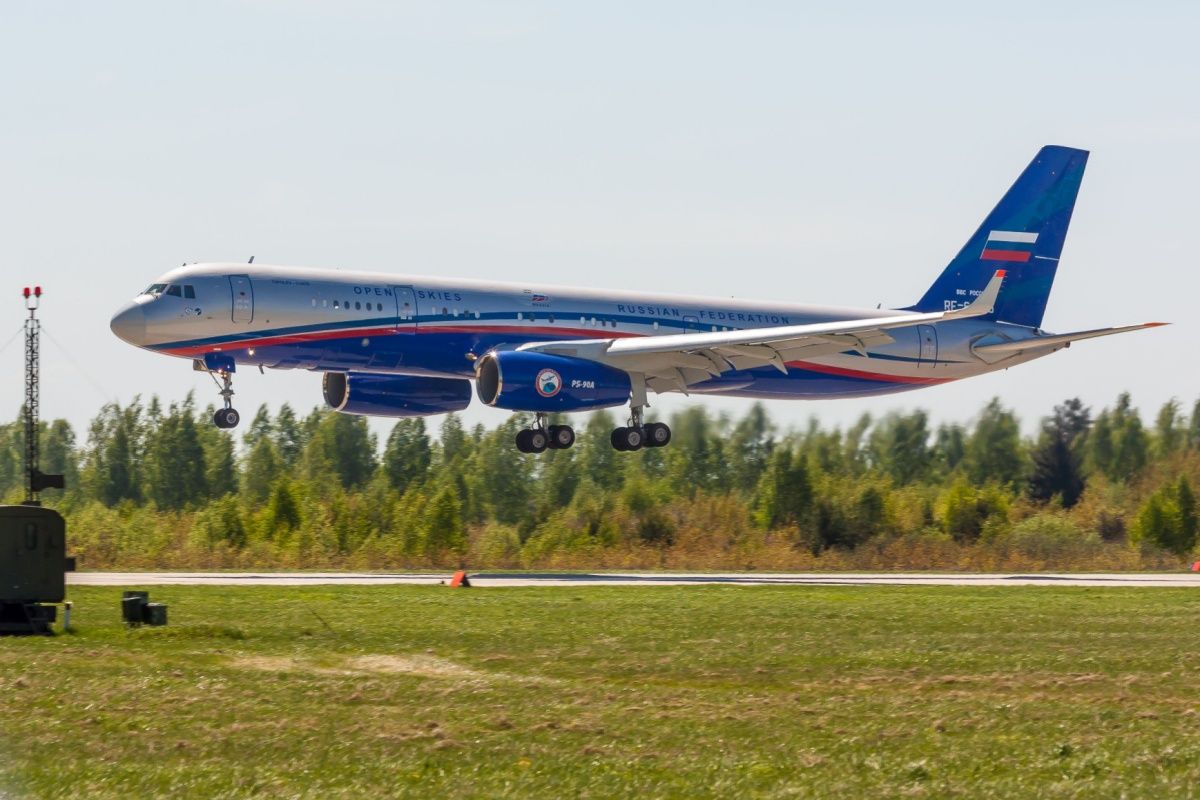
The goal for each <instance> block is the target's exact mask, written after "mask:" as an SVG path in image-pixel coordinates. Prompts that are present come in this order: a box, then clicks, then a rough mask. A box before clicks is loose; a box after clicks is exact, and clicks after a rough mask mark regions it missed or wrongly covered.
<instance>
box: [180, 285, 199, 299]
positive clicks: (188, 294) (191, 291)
mask: <svg viewBox="0 0 1200 800" xmlns="http://www.w3.org/2000/svg"><path fill="white" fill-rule="evenodd" d="M183 296H184V298H185V299H187V300H195V299H196V288H195V287H194V286H190V285H189V286H184V287H183Z"/></svg>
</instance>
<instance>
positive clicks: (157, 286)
mask: <svg viewBox="0 0 1200 800" xmlns="http://www.w3.org/2000/svg"><path fill="white" fill-rule="evenodd" d="M166 288H167V285H166V284H165V283H152V284H150V285H149V286H147V287H146V291H144V292H142V294H152V295H154V296H155V297H157V296H158V295H160V294H162V293H163V290H164V289H166Z"/></svg>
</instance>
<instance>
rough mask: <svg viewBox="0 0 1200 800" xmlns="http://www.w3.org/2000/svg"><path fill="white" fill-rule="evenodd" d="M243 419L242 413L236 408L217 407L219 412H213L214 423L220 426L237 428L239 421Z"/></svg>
mask: <svg viewBox="0 0 1200 800" xmlns="http://www.w3.org/2000/svg"><path fill="white" fill-rule="evenodd" d="M241 421H242V415H241V414H239V413H238V412H237V409H234V408H221V409H217V413H215V414H213V423H215V424H216V426H217V427H218V428H223V429H229V428H236V427H237V425H238V423H239V422H241Z"/></svg>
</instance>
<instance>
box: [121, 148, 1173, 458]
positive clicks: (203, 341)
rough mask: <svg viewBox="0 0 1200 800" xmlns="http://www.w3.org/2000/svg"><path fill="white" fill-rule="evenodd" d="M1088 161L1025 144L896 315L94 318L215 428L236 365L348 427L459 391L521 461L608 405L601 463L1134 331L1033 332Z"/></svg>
mask: <svg viewBox="0 0 1200 800" xmlns="http://www.w3.org/2000/svg"><path fill="white" fill-rule="evenodd" d="M1087 158H1088V153H1087V151H1084V150H1076V149H1072V148H1068V147H1058V146H1048V147H1043V148H1042V149H1041V150H1040V151H1039V152H1038V154H1037V156H1036V157H1034V159H1033V161H1032V162H1031V163H1030V164H1029V166H1028V167H1026V168H1025V170H1024V172H1022V173H1021V175H1020V177H1018V178H1017V180H1016V183H1014V184H1013V185H1012V188H1010V189H1009V190H1008V192H1007V193H1006V194H1005V195H1004V197H1003V198H1001V200H1000V202H999V204H998V205H997V206H996V207H995V209H993V211H992V212H991V214H989V215H988V216H987V218H986V219H985V220H984V221H983V224H982V225H980V227H979V229H978V230H977V231H975V233H974V234H973V235H972V236H971V238H969V239H968V240H967V243H966V244H965V245H964V246H963V248H962V250H960V251H959V253H958V255H957V256H955V257H954V259H953V260H952V261H951V262H950V264H949V266H947V267H946V269H945V270H944V271H943V272H942V274H941V275H940V276H939V277H938V279H937V280H936V281H934V283H933V285H932V286H931V287H929V290H928V291H926V292H925V295H924V296H923V297H922V298H921V299H920V300H918V301H917V303H916V304H915V305H912V306H909V307H907V308H902V309H895V310H879V309H867V310H863V309H851V308H828V307H816V306H806V305H799V304H792V303H782V302H774V301H772V302H765V301H764V302H756V301H750V300H726V299H718V298H701V297H683V296H668V295H651V294H646V293H643V292H629V291H598V290H592V289H578V288H566V287H559V286H543V285H540V284H520V283H499V282H491V281H478V280H458V279H454V278H446V277H429V276H416V275H392V274H388V273H378V272H350V271H341V270H329V269H307V268H299V267H278V266H260V265H255V264H232V263H206V264H191V265H186V266H183V267H180V268H178V269H174V270H171V271H170V272H168V273H166V274H165V275H163V276H162V277H160V278H158V279H157V280H155V281H154V282H153V283H152V284H150V286H149V287H147V289H146V290H145V291H144V292H142V293H141V294H139V295H138V296H137V297H136V298H134V299H133V301H132V302H130V303H129V304H127V305H126V306H125V307H123V308H122V309H121V310H119V311H118V312H117V313H116V315H115V316H114V317H113V319H112V329H113V331H114V332H115V333H116V335H117V336H119V337H120V338H121V339H123V340H125V341H126V342H129V343H130V344H134V345H137V346H138V347H143V348H145V349H147V350H151V351H153V352H157V353H164V354H166V355H171V356H178V357H181V358H187V359H191V360H192V361H193V362H194V366H195V368H196V369H200V370H204V371H207V372H210V373H212V374H213V376H214V378H217V379H218V382H219V385H220V387H221V392H220V393H221V395H222V397H223V398H224V407H223V408H222V409H220V410H218V411H217V412H216V415H215V422H216V424H217V425H218V426H219V427H222V428H232V427H234V426H235V425H237V423H238V419H239V416H238V412H237V411H236V410H234V408H233V407H232V403H231V398H232V395H233V386H232V376H233V373H234V371H235V370H236V369H237V367H238V366H239V365H241V366H252V367H259V368H263V367H270V368H272V369H307V370H315V371H319V372H323V373H324V384H323V390H324V396H325V400H326V402H328V404H329V405H330V406H332V407H333V408H334V409H336V410H337V411H341V412H343V413H348V414H370V415H379V416H388V417H411V416H424V415H432V414H441V413H446V412H451V411H460V410H462V409H464V408H466V407H467V406H468V405H469V404H470V402H471V395H472V390H471V382H472V381H474V382H475V393H477V394H478V395H479V399H480V400H481V401H482V402H484V403H486V404H487V405H490V406H495V407H498V408H503V409H508V410H512V411H523V412H532V413H533V414H534V415H535V417H534V420H535V421H534V424H533V426H532V427H531V428H528V429H526V430H523V431H521V433H520V434H519V435H518V436H517V441H516V444H517V447H518V448H519V449H520V450H522V451H524V452H535V453H536V452H542V451H544V450H546V449H547V448H553V449H561V448H567V447H570V446H571V445H572V444H573V443H574V440H575V433H574V431H573V430H572V429H571V428H570V426H567V425H547V415H548V414H550V413H554V412H571V411H585V410H588V409H595V408H605V407H612V406H621V405H626V404H628V405H629V407H630V415H629V421H628V424H626V425H624V426H622V427H619V428H617V429H616V430H614V431H613V432H612V445H613V447H615V448H616V449H618V450H637V449H639V448H641V447H661V446H663V445H666V444H667V443H668V442H669V441H670V439H671V431H670V429H669V428H668V427H667V426H666V425H665V424H663V423H661V422H651V423H647V422H645V421H644V418H643V411H644V409H645V408H646V406H647V404H648V403H647V397H648V394H649V393H650V392H656V393H661V392H684V393H697V394H718V395H734V396H739V397H759V398H827V397H860V396H867V395H877V394H887V393H890V392H898V391H904V390H908V389H916V388H920V387H922V386H931V385H935V384H939V383H946V382H947V381H954V380H960V379H962V378H969V377H971V376H973V375H980V374H982V373H985V372H992V371H994V370H999V369H1006V368H1008V367H1011V366H1014V365H1016V364H1021V363H1024V362H1026V361H1030V360H1032V359H1035V358H1040V357H1042V356H1045V355H1049V354H1050V353H1053V352H1055V351H1057V350H1060V349H1062V348H1065V347H1068V346H1070V344H1071V343H1072V342H1075V341H1078V340H1080V339H1090V338H1093V337H1097V336H1107V335H1109V334H1113V333H1122V332H1124V331H1131V330H1137V329H1140V328H1148V327H1153V326H1155V325H1159V324H1162V323H1154V322H1150V323H1144V324H1141V325H1126V326H1122V327H1114V328H1098V329H1094V330H1086V331H1076V332H1073V333H1063V334H1051V333H1047V332H1045V331H1043V330H1042V327H1041V326H1042V316H1043V314H1044V312H1045V310H1046V301H1047V300H1048V299H1049V296H1050V288H1051V286H1052V284H1053V282H1054V274H1055V272H1056V270H1057V269H1058V261H1059V256H1060V255H1061V253H1062V248H1063V241H1064V239H1065V238H1066V234H1067V227H1068V225H1069V224H1070V221H1071V212H1072V210H1073V209H1074V206H1075V198H1076V195H1077V194H1078V192H1079V185H1080V181H1081V180H1082V178H1083V171H1084V167H1085V166H1086V164H1087Z"/></svg>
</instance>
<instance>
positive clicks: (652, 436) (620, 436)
mask: <svg viewBox="0 0 1200 800" xmlns="http://www.w3.org/2000/svg"><path fill="white" fill-rule="evenodd" d="M642 408H643V407H642V406H633V408H632V409H631V410H630V415H629V425H628V426H627V427H624V428H617V429H615V430H614V431H613V432H612V436H611V437H609V441H610V442H611V443H612V446H613V449H614V450H621V451H624V452H632V451H634V450H641V449H642V448H643V447H666V446H667V445H668V444H670V443H671V429H670V428H669V427H667V424H666V423H665V422H649V423H645V422H643V421H642Z"/></svg>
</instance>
